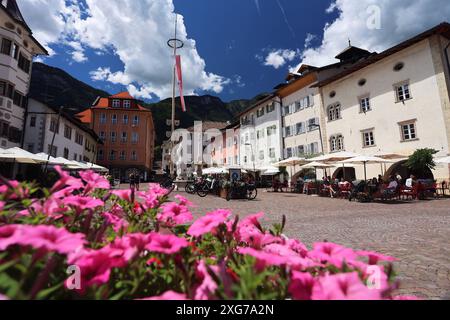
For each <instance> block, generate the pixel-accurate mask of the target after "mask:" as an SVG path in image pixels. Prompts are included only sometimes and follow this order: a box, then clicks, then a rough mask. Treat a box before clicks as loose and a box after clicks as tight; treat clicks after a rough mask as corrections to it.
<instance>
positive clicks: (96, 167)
mask: <svg viewBox="0 0 450 320" xmlns="http://www.w3.org/2000/svg"><path fill="white" fill-rule="evenodd" d="M87 165H88V167H89V168H90V169H91V170H93V171H98V172H109V169H107V168H105V167H102V166H99V165H98V164H95V163H91V162H88V163H87Z"/></svg>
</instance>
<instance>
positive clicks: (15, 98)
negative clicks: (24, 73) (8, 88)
mask: <svg viewBox="0 0 450 320" xmlns="http://www.w3.org/2000/svg"><path fill="white" fill-rule="evenodd" d="M23 100H24V96H23V95H21V94H20V92H18V91H14V96H13V103H14V104H15V105H16V106H19V107H22V106H23Z"/></svg>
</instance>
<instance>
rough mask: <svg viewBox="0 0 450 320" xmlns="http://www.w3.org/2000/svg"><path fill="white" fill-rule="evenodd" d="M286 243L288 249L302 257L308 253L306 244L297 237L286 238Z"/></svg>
mask: <svg viewBox="0 0 450 320" xmlns="http://www.w3.org/2000/svg"><path fill="white" fill-rule="evenodd" d="M286 245H287V246H288V248H289V249H291V250H293V251H295V252H297V253H298V254H299V255H300V256H302V257H303V258H305V257H306V256H307V255H308V248H306V246H305V245H304V244H303V243H301V242H300V241H299V240H297V239H289V240H287V241H286Z"/></svg>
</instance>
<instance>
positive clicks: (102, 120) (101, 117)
mask: <svg viewBox="0 0 450 320" xmlns="http://www.w3.org/2000/svg"><path fill="white" fill-rule="evenodd" d="M100 124H106V114H104V113H102V114H100Z"/></svg>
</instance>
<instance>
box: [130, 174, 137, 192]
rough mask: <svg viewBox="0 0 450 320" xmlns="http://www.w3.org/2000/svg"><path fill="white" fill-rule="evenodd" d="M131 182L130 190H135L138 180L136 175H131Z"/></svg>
mask: <svg viewBox="0 0 450 320" xmlns="http://www.w3.org/2000/svg"><path fill="white" fill-rule="evenodd" d="M129 180H130V189H131V190H134V189H135V188H136V178H135V176H134V173H132V174H130V177H129Z"/></svg>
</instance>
